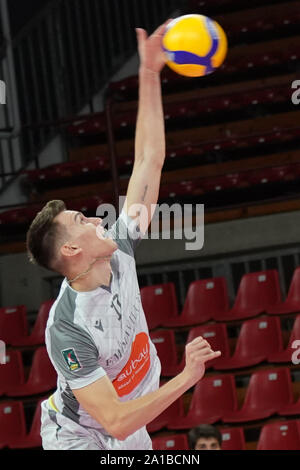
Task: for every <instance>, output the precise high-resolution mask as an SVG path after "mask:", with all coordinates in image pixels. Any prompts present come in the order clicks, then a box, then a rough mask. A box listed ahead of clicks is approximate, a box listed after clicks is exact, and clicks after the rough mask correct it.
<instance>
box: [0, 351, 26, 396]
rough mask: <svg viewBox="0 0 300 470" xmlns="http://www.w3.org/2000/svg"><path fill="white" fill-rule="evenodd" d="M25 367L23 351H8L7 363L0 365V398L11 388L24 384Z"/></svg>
mask: <svg viewBox="0 0 300 470" xmlns="http://www.w3.org/2000/svg"><path fill="white" fill-rule="evenodd" d="M24 381H25V380H24V367H23V361H22V354H21V351H8V352H7V353H6V363H5V364H1V365H0V396H1V395H5V394H6V391H7V390H8V389H9V388H10V387H17V386H20V385H22V384H24Z"/></svg>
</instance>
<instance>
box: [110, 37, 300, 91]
mask: <svg viewBox="0 0 300 470" xmlns="http://www.w3.org/2000/svg"><path fill="white" fill-rule="evenodd" d="M264 45H265V43H263V44H261V45H258V46H257V47H256V49H255V51H252V52H249V53H246V54H243V55H242V54H241V55H240V56H239V57H234V56H233V54H232V55H231V56H230V57H228V59H226V61H225V62H224V64H223V65H222V66H221V71H222V77H223V76H224V75H227V74H228V75H232V74H240V73H243V72H245V71H247V70H248V71H249V70H250V69H251V70H254V71H257V69H259V68H262V67H263V68H264V69H265V68H266V67H268V68H272V67H274V66H278V65H279V66H282V67H285V66H286V65H287V64H289V65H290V64H291V63H293V62H295V61H297V60H299V58H300V55H299V47H298V46H297V44H294V46H293V45H291V46H290V47H288V48H285V47H279V45H278V46H277V47H274V49H273V50H271V51H269V50H267V49H265V47H264ZM189 83H190V82H189ZM162 84H163V86H164V92H166V91H168V90H167V89H168V88H170V90H172V87H174V86H176V85H177V86H178V89H179V90H180V89H182V77H179V76H178V74H175V73H174V72H172V71H170V70H168V69H164V70H163V72H162ZM137 89H138V77H137V76H130V77H127V78H125V79H123V80H120V81H118V82H111V83H110V85H109V91H110V93H111V94H112V95H116V96H117V97H118V98H123V99H126V97H131V96H132V95H134V96H135V95H136V91H137Z"/></svg>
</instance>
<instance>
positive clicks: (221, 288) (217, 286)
mask: <svg viewBox="0 0 300 470" xmlns="http://www.w3.org/2000/svg"><path fill="white" fill-rule="evenodd" d="M228 309H229V299H228V293H227V284H226V279H225V278H224V277H216V278H211V279H202V280H199V281H194V282H192V283H191V284H190V286H189V289H188V292H187V296H186V299H185V303H184V307H183V312H182V314H183V315H184V317H185V318H188V319H194V322H195V323H204V322H206V321H208V320H211V319H214V318H215V316H216V315H217V314H218V312H220V311H221V312H223V311H224V310H225V311H226V310H228Z"/></svg>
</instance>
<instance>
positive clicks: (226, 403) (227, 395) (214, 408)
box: [188, 374, 238, 416]
mask: <svg viewBox="0 0 300 470" xmlns="http://www.w3.org/2000/svg"><path fill="white" fill-rule="evenodd" d="M203 404H205V411H207V412H209V411H211V413H212V415H214V416H215V415H220V416H223V414H224V413H226V412H231V411H236V410H237V408H238V402H237V395H236V388H235V380H234V376H233V375H231V374H227V375H225V374H224V375H217V376H212V377H204V378H203V379H202V380H200V382H198V383H197V385H196V387H195V389H194V393H193V396H192V401H191V404H190V409H189V412H188V415H190V414H191V415H196V416H197V415H198V414H199V413H201V410H202V409H203Z"/></svg>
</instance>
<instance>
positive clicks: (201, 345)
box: [184, 336, 221, 384]
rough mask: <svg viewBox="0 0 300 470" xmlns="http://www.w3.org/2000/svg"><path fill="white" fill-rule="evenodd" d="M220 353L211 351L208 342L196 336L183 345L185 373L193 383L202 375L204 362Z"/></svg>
mask: <svg viewBox="0 0 300 470" xmlns="http://www.w3.org/2000/svg"><path fill="white" fill-rule="evenodd" d="M220 355H221V351H213V350H212V348H211V346H210V344H209V343H208V342H207V341H206V340H205V339H204V338H202V336H198V337H197V338H195V339H194V340H193V341H191V342H190V343H188V344H187V345H186V347H185V368H184V373H185V375H187V377H188V378H189V380H190V381H191V382H192V383H193V384H195V383H196V382H198V381H199V380H200V379H202V377H203V375H204V372H205V363H206V362H207V361H210V360H211V359H215V358H216V357H219V356H220Z"/></svg>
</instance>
